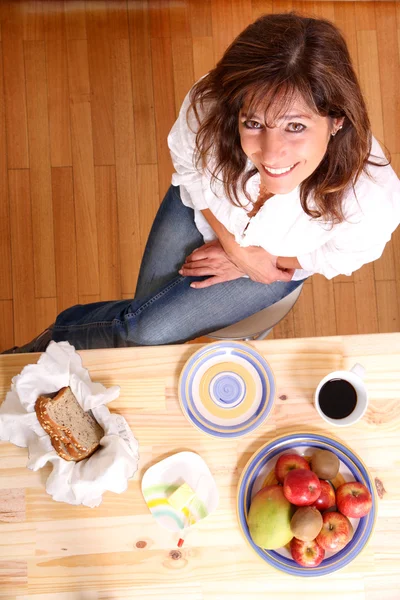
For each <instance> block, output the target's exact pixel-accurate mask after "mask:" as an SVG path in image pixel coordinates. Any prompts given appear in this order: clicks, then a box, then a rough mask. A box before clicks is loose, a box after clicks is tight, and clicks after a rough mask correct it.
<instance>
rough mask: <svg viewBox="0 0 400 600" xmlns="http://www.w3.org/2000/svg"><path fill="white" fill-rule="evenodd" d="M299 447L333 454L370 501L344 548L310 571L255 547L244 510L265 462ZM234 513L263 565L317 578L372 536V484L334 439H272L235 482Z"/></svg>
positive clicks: (298, 436)
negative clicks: (235, 502) (369, 497)
mask: <svg viewBox="0 0 400 600" xmlns="http://www.w3.org/2000/svg"><path fill="white" fill-rule="evenodd" d="M301 446H308V447H310V446H311V447H312V446H314V447H317V448H324V449H327V450H331V451H334V452H336V454H337V455H338V457H339V459H340V460H341V461H342V462H343V463H344V464H345V465H346V466H347V467H348V469H349V470H350V472H351V473H352V475H353V477H354V479H355V480H356V481H361V482H362V483H363V484H364V485H366V486H367V488H368V489H369V491H370V493H371V495H372V499H373V503H372V508H371V511H370V512H369V514H368V515H366V516H365V517H363V518H361V519H360V520H359V523H358V527H357V529H356V530H355V532H354V535H353V538H352V540H351V541H350V542H349V543H348V544H347V546H346V547H345V548H343V549H342V550H340V551H339V552H337V553H336V554H334V555H333V556H331V557H329V558H326V559H324V561H323V562H322V563H321V564H320V565H319V566H318V567H312V568H309V567H302V566H301V565H298V564H297V563H296V562H295V561H294V560H292V559H290V558H286V557H285V556H281V555H280V554H279V553H278V552H276V551H274V550H263V549H261V548H259V547H258V546H256V545H255V544H254V542H253V541H252V539H251V537H250V534H249V530H248V526H247V519H246V516H247V513H248V510H249V508H250V503H251V495H252V491H253V486H254V483H255V481H256V479H257V477H258V475H259V473H260V471H261V469H262V467H263V466H264V465H265V463H266V462H268V461H269V460H271V459H272V458H274V456H276V455H277V454H280V453H281V452H283V451H285V450H289V449H291V448H293V447H301ZM237 510H238V518H239V524H240V527H241V529H242V533H243V534H244V536H245V538H246V539H247V541H248V542H249V543H250V545H251V547H252V548H253V549H254V550H255V552H257V554H258V555H259V556H260V557H261V558H262V559H263V560H264V561H265V562H267V563H269V564H270V565H272V566H274V567H275V568H277V569H279V570H281V571H283V572H285V573H289V574H291V575H299V576H301V577H317V576H320V575H327V574H328V573H332V572H334V571H336V570H338V569H341V568H343V567H344V566H346V565H347V564H349V563H350V562H351V561H352V560H353V559H354V558H355V557H356V556H357V555H358V554H359V553H360V552H361V550H362V549H363V547H364V546H365V544H366V543H367V541H368V539H369V537H370V535H371V533H372V529H373V526H374V523H375V519H376V498H375V490H374V486H373V483H372V481H371V478H370V477H369V475H368V472H367V470H366V468H365V466H364V465H363V463H362V462H361V460H360V459H359V458H358V457H357V456H356V455H355V454H354V453H353V452H352V451H351V450H350V449H349V448H347V447H346V446H345V445H344V444H342V443H340V442H339V441H337V440H333V439H331V438H328V437H325V436H320V435H316V434H295V435H288V436H284V437H282V438H279V439H276V440H272V441H271V442H270V443H269V444H267V445H266V446H264V447H263V448H261V449H260V450H259V451H258V452H257V453H256V454H255V455H254V456H253V457H252V458H251V459H250V461H249V463H248V464H247V465H246V467H245V469H244V471H243V473H242V476H241V480H240V482H239V491H238V505H237Z"/></svg>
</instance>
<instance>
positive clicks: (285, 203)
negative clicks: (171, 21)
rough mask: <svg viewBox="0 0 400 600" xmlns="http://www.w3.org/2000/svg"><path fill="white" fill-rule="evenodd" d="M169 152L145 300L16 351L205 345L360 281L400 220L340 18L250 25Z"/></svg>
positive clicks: (89, 316) (140, 291)
mask: <svg viewBox="0 0 400 600" xmlns="http://www.w3.org/2000/svg"><path fill="white" fill-rule="evenodd" d="M168 145H169V149H170V152H171V157H172V161H173V164H174V167H175V173H174V175H173V177H172V185H171V187H170V189H169V191H168V193H167V194H166V196H165V198H164V201H163V203H162V204H161V206H160V209H159V211H158V213H157V216H156V219H155V221H154V224H153V227H152V230H151V232H150V236H149V239H148V242H147V246H146V249H145V253H144V257H143V261H142V264H141V269H140V274H139V280H138V285H137V289H136V293H135V297H134V298H132V299H129V300H116V301H110V302H98V303H94V304H88V305H78V306H73V307H71V308H69V309H67V310H65V311H64V312H62V313H61V314H60V315H58V317H57V320H56V322H55V324H54V325H53V326H51V327H50V328H48V330H46V332H44V334H42V335H41V336H39V338H37V339H35V340H33V341H32V342H31V343H30V344H27V345H26V346H24V347H22V348H16V349H13V350H12V351H16V352H24V351H37V350H43V349H44V348H45V347H46V346H47V344H48V343H49V341H50V340H55V341H62V340H68V341H70V342H71V343H72V344H74V345H75V346H76V347H77V348H79V349H81V348H99V347H110V346H132V345H151V344H170V343H177V342H183V341H186V340H190V339H193V338H196V337H198V336H200V335H204V334H207V333H209V332H212V331H215V330H217V329H221V328H223V327H225V326H227V325H230V324H232V323H235V322H237V321H240V320H241V319H244V318H245V317H247V316H249V315H251V314H254V313H256V312H258V311H259V310H261V309H263V308H265V307H267V306H270V305H272V304H274V303H276V302H278V301H279V300H280V299H282V298H284V297H285V296H287V295H288V294H290V293H291V292H292V291H293V290H294V289H295V288H296V287H298V286H299V285H300V284H301V282H302V281H304V279H305V278H306V277H309V276H310V275H312V274H313V273H321V274H323V275H325V276H326V277H327V278H332V277H335V276H336V275H339V274H346V275H349V274H351V273H352V272H353V271H355V270H356V269H359V268H360V267H361V266H362V265H363V264H365V263H367V262H371V261H373V260H375V259H376V258H378V257H379V256H380V255H381V254H382V252H383V249H384V247H385V244H386V243H387V242H388V241H389V239H390V237H391V234H392V232H393V231H394V229H395V228H396V227H397V225H398V223H399V221H400V183H399V180H398V178H397V176H396V175H395V173H394V171H393V169H392V168H391V166H390V163H389V162H388V161H387V160H386V158H385V155H384V153H383V151H382V149H381V147H380V145H379V144H378V142H377V140H375V139H374V138H373V136H372V133H371V127H370V122H369V119H368V115H367V111H366V107H365V102H364V99H363V97H362V93H361V90H360V87H359V84H358V81H357V77H356V75H355V72H354V69H353V67H352V64H351V59H350V56H349V52H348V49H347V47H346V43H345V41H344V39H343V36H342V35H341V33H340V31H339V30H338V29H337V28H336V27H335V26H334V25H333V24H332V23H330V22H329V21H326V20H321V19H313V18H307V17H302V16H299V15H297V14H296V13H284V14H273V15H264V16H262V17H260V18H259V19H258V20H257V21H255V23H253V24H252V25H249V26H248V27H247V28H246V29H245V30H244V31H243V32H242V33H241V34H240V35H239V36H238V37H237V38H236V39H235V40H234V41H233V42H232V44H231V45H230V46H229V48H228V49H227V50H226V52H225V54H224V55H223V56H222V58H221V60H220V61H219V62H218V64H217V65H216V67H215V68H214V69H212V70H211V71H210V72H209V73H208V74H207V75H206V76H205V77H203V78H202V79H200V80H199V81H198V82H197V83H196V84H195V85H194V86H193V88H192V90H190V91H189V93H188V95H187V96H186V98H185V100H184V102H183V105H182V107H181V110H180V114H179V117H178V119H177V121H176V123H175V124H174V126H173V128H172V130H171V132H170V134H169V136H168Z"/></svg>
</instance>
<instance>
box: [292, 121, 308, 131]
mask: <svg viewBox="0 0 400 600" xmlns="http://www.w3.org/2000/svg"><path fill="white" fill-rule="evenodd" d="M288 127H289V128H290V127H292V129H289V131H290V132H292V133H301V132H302V131H304V130H305V129H307V127H306V126H305V125H302V124H301V123H289V125H288Z"/></svg>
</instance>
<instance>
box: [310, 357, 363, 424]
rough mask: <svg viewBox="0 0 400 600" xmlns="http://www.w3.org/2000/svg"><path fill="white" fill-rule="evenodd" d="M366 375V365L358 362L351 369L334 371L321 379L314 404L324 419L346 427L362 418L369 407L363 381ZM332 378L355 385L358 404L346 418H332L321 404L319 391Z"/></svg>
mask: <svg viewBox="0 0 400 600" xmlns="http://www.w3.org/2000/svg"><path fill="white" fill-rule="evenodd" d="M364 375H365V369H364V367H363V366H362V365H360V364H359V363H356V364H355V365H354V367H352V368H351V369H350V371H333V373H329V375H327V376H326V377H324V378H323V379H321V381H320V382H319V384H318V387H317V389H316V390H315V395H314V405H315V408H316V410H317V412H318V414H319V415H320V416H321V417H322V418H323V419H324V421H326V422H327V423H329V424H330V425H336V426H337V427H346V426H347V425H354V423H357V421H359V420H360V419H362V417H363V416H364V414H365V411H366V410H367V407H368V394H367V388H366V386H365V383H364V381H363V377H364ZM332 379H343V380H344V381H348V382H349V383H350V384H351V385H352V386H353V388H354V389H355V391H356V394H357V404H356V406H355V408H354V410H353V412H352V413H350V414H349V415H348V416H347V417H344V419H332V418H331V417H328V416H327V415H326V414H325V413H323V412H322V410H321V407H320V405H319V393H320V391H321V388H322V386H323V385H324V384H325V383H327V382H328V381H331V380H332Z"/></svg>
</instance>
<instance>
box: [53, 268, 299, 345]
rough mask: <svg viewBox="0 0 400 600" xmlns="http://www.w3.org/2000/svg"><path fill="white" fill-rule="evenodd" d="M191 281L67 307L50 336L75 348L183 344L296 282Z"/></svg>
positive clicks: (253, 310) (179, 279) (182, 279)
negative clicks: (199, 284) (144, 294)
mask: <svg viewBox="0 0 400 600" xmlns="http://www.w3.org/2000/svg"><path fill="white" fill-rule="evenodd" d="M197 279H198V280H200V279H203V278H197ZM194 280H195V279H194V278H189V277H180V276H178V277H175V278H173V279H172V280H170V281H169V282H168V283H167V284H165V285H164V286H162V287H160V288H159V289H158V290H157V291H156V292H155V293H153V294H151V295H149V296H147V297H145V298H142V299H138V300H133V301H131V300H122V301H116V302H97V303H95V304H89V305H84V306H76V307H75V306H74V307H72V308H69V309H67V310H66V311H64V312H63V313H61V314H60V315H59V316H58V317H57V320H56V322H55V325H54V327H53V331H52V339H53V340H55V341H62V340H67V341H69V342H70V343H71V344H73V345H74V346H75V347H76V348H77V349H78V350H79V349H89V348H110V347H124V346H148V345H163V344H176V343H182V342H186V341H188V340H191V339H194V338H196V337H198V336H201V335H205V334H207V333H210V332H212V331H215V330H216V329H220V328H222V327H225V326H227V325H230V324H232V323H235V322H237V321H240V320H241V319H244V318H245V317H248V316H249V315H251V314H254V313H256V312H258V311H259V310H261V309H263V308H266V307H267V306H270V305H272V304H274V303H275V302H277V301H278V300H280V299H281V298H283V297H284V296H286V295H287V294H289V293H290V292H292V291H293V290H294V289H295V288H296V287H297V286H298V285H300V283H301V281H293V282H275V283H272V284H269V285H265V284H262V283H256V282H253V281H251V280H250V279H247V278H240V279H236V280H234V281H229V282H226V283H220V284H217V285H214V286H211V287H208V288H204V289H194V288H191V287H190V283H191V282H192V281H194Z"/></svg>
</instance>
